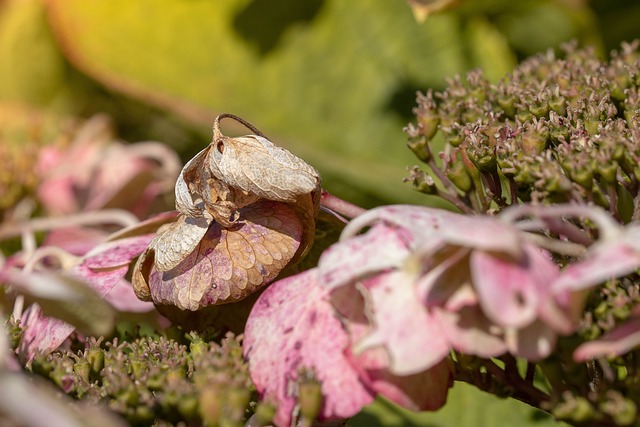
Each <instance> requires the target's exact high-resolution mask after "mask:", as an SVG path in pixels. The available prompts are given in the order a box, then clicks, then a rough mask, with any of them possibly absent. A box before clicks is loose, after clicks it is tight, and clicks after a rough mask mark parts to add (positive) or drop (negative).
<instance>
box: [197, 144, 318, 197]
mask: <svg viewBox="0 0 640 427" xmlns="http://www.w3.org/2000/svg"><path fill="white" fill-rule="evenodd" d="M213 144H215V147H213V148H212V149H211V150H210V151H209V155H208V157H207V161H208V166H209V168H210V170H211V173H212V175H213V176H214V177H216V178H218V179H220V180H222V181H223V182H224V183H226V184H227V185H229V186H230V187H234V188H238V189H241V190H243V191H246V192H249V193H253V194H256V195H257V196H260V197H262V198H265V199H268V200H277V201H281V202H293V201H295V199H296V197H297V196H299V195H301V194H307V193H311V192H312V191H315V190H316V189H317V187H318V185H319V183H320V178H319V176H318V173H317V172H316V170H315V169H313V168H312V167H311V166H309V165H308V164H307V163H306V162H305V161H304V160H302V159H300V158H298V157H296V156H294V155H293V154H291V153H290V152H289V151H287V150H285V149H284V148H281V147H278V146H276V145H274V144H273V143H272V142H271V141H269V140H268V139H266V138H263V137H261V136H257V135H250V136H243V137H237V138H227V137H223V138H222V139H220V140H218V141H215V140H214V141H213Z"/></svg>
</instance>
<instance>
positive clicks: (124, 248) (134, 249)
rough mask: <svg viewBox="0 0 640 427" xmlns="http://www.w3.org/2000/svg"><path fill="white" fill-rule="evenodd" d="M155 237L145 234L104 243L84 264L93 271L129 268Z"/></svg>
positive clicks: (93, 251)
mask: <svg viewBox="0 0 640 427" xmlns="http://www.w3.org/2000/svg"><path fill="white" fill-rule="evenodd" d="M154 237H155V235H154V234H144V235H142V236H133V237H126V238H123V239H119V240H115V241H108V242H104V243H102V244H100V245H98V246H96V247H95V248H93V249H92V250H91V251H89V253H88V254H87V255H85V259H84V260H83V262H82V264H83V265H84V266H85V267H87V268H91V269H105V268H113V267H120V266H124V265H127V266H128V265H129V263H130V262H131V260H132V259H134V258H135V257H137V256H138V255H140V254H141V253H142V252H143V251H144V250H145V249H147V246H148V245H149V243H150V242H151V240H152V239H153V238H154Z"/></svg>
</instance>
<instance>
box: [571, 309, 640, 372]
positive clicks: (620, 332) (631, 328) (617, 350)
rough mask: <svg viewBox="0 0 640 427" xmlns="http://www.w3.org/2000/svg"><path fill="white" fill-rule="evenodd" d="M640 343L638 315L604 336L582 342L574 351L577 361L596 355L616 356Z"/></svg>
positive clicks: (574, 357) (639, 318) (639, 317)
mask: <svg viewBox="0 0 640 427" xmlns="http://www.w3.org/2000/svg"><path fill="white" fill-rule="evenodd" d="M638 345H640V316H638V315H636V316H634V317H631V318H630V319H629V320H627V321H626V322H624V323H623V324H621V325H620V326H618V327H616V328H614V329H613V330H611V331H610V332H608V333H606V334H605V335H603V336H602V337H600V338H598V339H596V340H593V341H588V342H586V343H584V344H581V345H580V346H579V347H578V348H577V349H576V351H575V352H574V353H573V359H574V360H575V361H576V362H584V361H585V360H588V359H593V358H596V357H614V356H619V355H622V354H625V353H627V352H628V351H630V350H632V349H634V348H635V347H637V346H638Z"/></svg>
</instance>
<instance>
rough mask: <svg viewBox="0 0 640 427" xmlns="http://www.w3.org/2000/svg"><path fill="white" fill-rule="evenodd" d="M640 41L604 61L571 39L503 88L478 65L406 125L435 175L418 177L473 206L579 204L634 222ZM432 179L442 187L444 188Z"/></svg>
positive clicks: (422, 98)
mask: <svg viewBox="0 0 640 427" xmlns="http://www.w3.org/2000/svg"><path fill="white" fill-rule="evenodd" d="M638 45H639V43H638V42H634V43H631V44H623V45H622V48H621V50H620V51H619V52H613V53H612V55H611V59H610V60H609V61H608V62H603V61H601V60H600V59H598V58H597V57H596V55H595V53H594V51H593V49H581V50H580V49H577V48H576V46H575V45H574V44H569V45H566V46H564V47H563V50H562V52H561V53H560V54H555V53H553V52H551V51H549V52H547V53H545V54H540V55H538V56H534V57H532V58H530V59H528V60H526V61H524V62H523V63H522V64H521V65H520V66H519V67H517V68H516V69H515V70H514V71H513V73H512V74H510V75H508V76H507V77H505V78H504V79H503V80H501V81H500V82H498V83H497V84H491V83H490V82H489V81H488V80H487V79H486V78H484V77H483V75H482V72H481V71H473V72H470V73H469V74H468V75H467V76H466V80H463V79H461V78H460V77H457V78H454V79H451V80H449V81H448V87H447V88H446V89H445V90H444V91H443V92H439V93H434V92H433V91H428V92H427V93H426V94H418V97H417V104H418V105H417V107H416V108H415V109H414V113H415V115H416V124H410V125H409V126H407V127H406V128H405V131H406V132H407V134H408V135H409V138H410V141H409V147H410V148H411V150H412V151H413V152H414V153H415V154H416V156H417V157H418V158H419V159H420V160H421V161H423V162H425V163H426V164H427V165H428V166H429V169H430V171H429V172H427V173H426V175H421V174H419V173H417V172H416V170H413V171H412V173H411V177H410V179H408V180H409V181H411V182H412V184H413V185H414V187H416V188H418V189H422V188H429V190H430V193H432V194H433V193H435V194H438V195H440V196H442V197H444V198H446V199H447V200H450V201H451V202H453V203H454V204H455V205H456V206H458V207H459V208H460V209H463V210H464V211H467V212H470V211H477V212H478V211H479V212H486V211H488V210H490V209H495V208H496V207H498V208H501V207H504V206H507V205H510V204H516V203H521V202H525V203H526V202H533V203H539V204H549V203H557V202H569V201H578V202H593V203H595V204H597V205H599V206H602V207H604V208H605V209H607V210H609V211H610V212H611V213H612V214H613V215H614V216H616V217H617V218H618V219H619V220H622V221H624V222H627V221H629V220H630V219H631V218H632V216H633V215H634V212H637V206H638V204H640V198H639V197H638V191H639V186H638V179H639V178H640V166H639V159H640V144H639V142H640V94H639V90H640V52H639V51H638ZM438 135H439V136H438ZM442 140H444V148H443V149H442V150H441V151H440V149H439V147H442ZM438 151H440V152H439V153H438ZM438 158H439V159H441V160H442V161H439V159H438ZM427 177H429V178H431V179H432V180H434V179H435V181H436V182H440V183H441V184H442V185H441V186H440V187H439V188H438V189H437V191H436V190H435V189H433V188H432V187H431V186H428V185H426V182H427V179H426V178H427ZM423 181H424V182H423Z"/></svg>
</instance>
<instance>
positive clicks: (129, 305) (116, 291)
mask: <svg viewBox="0 0 640 427" xmlns="http://www.w3.org/2000/svg"><path fill="white" fill-rule="evenodd" d="M104 299H105V300H106V301H107V302H108V303H109V304H111V305H112V306H113V307H114V308H115V309H117V310H118V311H123V312H128V313H146V312H149V311H152V310H154V309H155V307H154V305H153V303H152V302H147V301H140V300H139V299H138V297H136V294H135V293H134V292H133V287H131V283H129V282H128V281H126V280H124V279H121V280H119V281H118V282H117V283H116V284H115V285H114V286H113V288H111V291H110V292H109V293H107V295H105V297H104Z"/></svg>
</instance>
